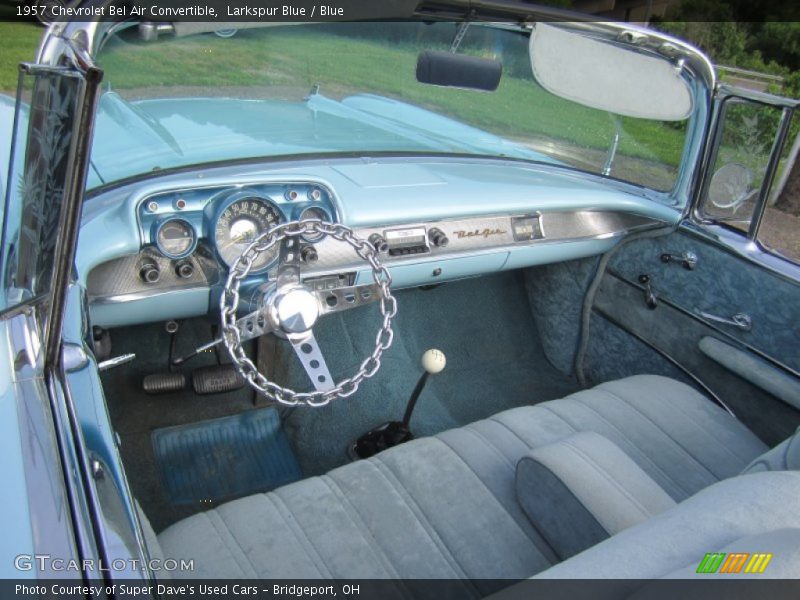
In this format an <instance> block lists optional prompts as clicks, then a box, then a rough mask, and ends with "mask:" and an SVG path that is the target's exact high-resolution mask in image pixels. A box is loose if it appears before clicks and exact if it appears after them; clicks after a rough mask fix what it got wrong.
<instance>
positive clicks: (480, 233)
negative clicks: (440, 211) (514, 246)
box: [453, 228, 506, 240]
mask: <svg viewBox="0 0 800 600" xmlns="http://www.w3.org/2000/svg"><path fill="white" fill-rule="evenodd" d="M453 233H454V234H455V235H456V237H457V238H458V239H460V240H461V239H464V238H475V237H482V238H488V237H489V236H490V235H503V234H504V233H506V230H505V229H489V228H486V229H475V230H474V231H463V230H462V231H454V232H453Z"/></svg>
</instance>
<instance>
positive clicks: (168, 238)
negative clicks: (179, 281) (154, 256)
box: [156, 219, 197, 258]
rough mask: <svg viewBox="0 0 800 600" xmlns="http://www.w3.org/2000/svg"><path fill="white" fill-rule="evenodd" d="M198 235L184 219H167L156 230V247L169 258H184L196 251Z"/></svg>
mask: <svg viewBox="0 0 800 600" xmlns="http://www.w3.org/2000/svg"><path fill="white" fill-rule="evenodd" d="M196 245H197V236H196V235H195V232H194V227H192V226H191V225H190V224H189V223H188V222H187V221H184V220H183V219H167V220H166V221H162V222H161V223H159V225H158V229H157V230H156V247H157V248H158V250H159V252H161V254H163V255H164V256H166V257H167V258H183V257H185V256H188V255H189V254H191V253H192V252H193V251H194V248H195V246H196Z"/></svg>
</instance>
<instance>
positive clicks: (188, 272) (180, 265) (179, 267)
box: [175, 260, 194, 279]
mask: <svg viewBox="0 0 800 600" xmlns="http://www.w3.org/2000/svg"><path fill="white" fill-rule="evenodd" d="M175 274H176V275H177V276H178V277H180V278H181V279H189V278H190V277H191V276H192V275H194V265H193V264H192V262H191V261H189V260H179V261H178V262H177V263H175Z"/></svg>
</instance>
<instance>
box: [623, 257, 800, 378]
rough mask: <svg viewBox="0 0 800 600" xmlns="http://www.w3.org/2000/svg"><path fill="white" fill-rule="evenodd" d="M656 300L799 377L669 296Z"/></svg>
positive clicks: (792, 370)
mask: <svg viewBox="0 0 800 600" xmlns="http://www.w3.org/2000/svg"><path fill="white" fill-rule="evenodd" d="M608 274H609V275H610V276H611V277H615V278H616V279H618V280H619V281H622V282H623V283H627V284H628V285H630V286H633V287H635V288H637V289H639V290H642V291H644V286H641V285H639V284H638V283H635V282H633V281H630V280H629V279H627V278H625V277H623V276H622V275H620V274H619V273H617V272H616V271H613V270H611V269H609V270H608ZM658 300H659V302H661V303H662V304H665V305H666V306H669V307H670V308H672V309H674V310H677V311H678V312H680V313H682V314H684V315H686V316H687V317H691V318H692V319H694V320H695V321H697V322H698V323H701V324H702V325H705V326H706V327H708V328H709V329H711V330H712V331H714V333H717V334H719V335H721V336H724V337H725V338H726V339H728V340H729V341H731V342H733V343H734V344H735V345H737V346H738V347H740V348H742V349H744V350H748V351H750V352H752V353H753V354H755V355H757V356H759V357H760V358H763V359H764V360H765V361H767V362H768V363H770V364H771V365H772V366H774V367H775V368H777V369H780V370H782V371H784V372H786V373H787V374H789V375H792V376H794V377H797V378H798V379H800V372H798V371H796V370H794V369H793V368H792V367H790V366H788V365H785V364H783V363H782V362H780V361H779V360H778V359H776V358H773V357H772V356H769V355H768V354H766V353H764V352H762V351H761V350H759V349H757V348H755V347H753V346H751V345H750V344H748V343H747V342H743V341H742V340H740V339H739V338H737V337H735V336H734V335H733V334H732V333H731V332H730V331H725V330H724V329H721V328H720V327H717V326H716V325H715V324H714V323H710V322H708V321H704V320H703V319H702V318H701V317H700V315H698V314H697V313H696V312H694V311H691V310H689V309H688V308H685V307H683V306H681V305H680V304H676V303H675V302H674V301H673V300H670V299H669V298H665V297H664V296H659V297H658Z"/></svg>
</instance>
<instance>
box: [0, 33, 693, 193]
mask: <svg viewBox="0 0 800 600" xmlns="http://www.w3.org/2000/svg"><path fill="white" fill-rule="evenodd" d="M41 34H42V29H41V28H40V27H37V26H35V25H28V24H20V23H2V24H0V36H2V39H3V40H4V41H3V47H4V49H3V52H2V55H1V56H0V60H2V65H3V68H2V69H0V89H3V90H13V89H14V88H15V87H16V69H15V65H16V63H18V62H19V61H20V60H30V59H32V58H33V55H34V53H35V48H36V45H37V43H38V41H39V37H40V36H41ZM421 47H423V45H422V44H413V45H412V44H410V43H408V44H398V43H394V44H390V43H388V42H386V41H381V40H367V39H356V38H345V37H341V36H337V35H333V34H331V33H328V32H326V31H325V30H323V29H322V28H321V27H281V28H275V29H260V30H242V31H240V32H239V33H238V34H237V35H236V36H235V37H234V38H232V39H225V40H223V39H219V38H217V37H216V36H214V35H212V34H206V35H198V36H192V37H187V38H182V39H172V38H167V39H166V41H165V42H163V43H142V42H139V41H137V40H136V38H135V36H130V37H129V41H123V40H115V41H112V42H111V43H109V44H108V45H107V46H106V48H104V50H103V52H102V53H101V55H100V65H101V66H102V67H103V68H104V69H105V71H106V77H105V82H106V83H107V84H110V85H111V87H112V88H113V89H118V90H130V92H131V93H132V94H134V95H135V94H136V93H137V91H143V89H144V88H147V91H146V95H149V96H154V95H163V96H167V97H168V96H170V95H171V94H172V93H173V92H178V89H177V88H193V89H195V91H197V90H196V88H200V93H202V90H203V89H206V90H213V92H214V93H215V94H220V93H224V88H226V87H235V88H239V89H238V90H232V91H231V94H230V95H231V96H236V95H237V94H238V93H239V92H240V91H241V88H248V89H249V90H250V92H249V93H250V94H252V93H253V91H255V92H256V93H258V94H261V95H262V97H264V98H270V97H275V96H276V95H277V97H285V96H286V95H287V94H289V95H292V97H295V98H298V99H299V98H302V95H303V94H304V93H305V92H307V91H308V90H309V89H310V88H311V86H312V85H314V84H320V86H321V92H322V93H323V94H325V95H327V96H332V97H341V96H344V95H348V94H353V93H362V92H371V93H376V94H380V95H384V96H389V97H393V98H397V99H400V100H403V101H407V102H410V103H413V104H417V105H420V106H423V107H425V108H429V109H431V110H433V111H436V112H438V113H441V114H445V115H447V116H450V117H453V118H455V119H457V120H460V121H463V122H465V123H468V124H470V125H473V126H476V127H479V128H482V129H485V130H487V131H490V132H492V133H495V134H497V135H500V136H504V137H509V138H511V139H514V140H523V141H531V142H532V143H534V144H535V143H537V142H538V143H541V142H542V141H545V142H546V141H549V140H560V141H563V142H564V143H565V144H566V145H567V146H570V147H573V148H577V149H580V150H581V151H582V152H584V153H586V152H587V149H588V155H589V156H590V157H591V160H592V161H593V162H594V163H595V164H597V162H598V161H599V162H602V153H603V152H605V150H606V149H607V148H608V146H609V143H610V141H611V139H612V137H613V135H614V122H613V120H612V119H611V118H610V116H609V115H608V114H606V113H605V112H602V111H596V110H593V109H590V108H586V107H583V106H580V105H577V104H574V103H571V102H568V101H565V100H562V99H560V98H557V97H555V96H553V95H551V94H549V93H548V92H545V91H544V90H543V89H542V88H540V87H539V86H538V85H536V84H535V82H534V81H533V80H532V78H530V77H520V76H515V74H514V70H515V69H507V70H506V73H505V74H504V76H503V78H502V80H501V83H500V87H499V89H498V90H497V91H496V92H491V93H487V92H476V91H471V90H458V89H452V88H440V87H435V86H426V85H421V84H419V83H418V82H417V81H416V78H415V66H416V60H417V52H418V51H419V49H420V48H421ZM424 47H430V46H429V45H424ZM153 88H156V89H155V90H153ZM162 88H163V89H162ZM170 88H173V89H172V90H171V89H170ZM290 90H291V94H290V92H289V91H290ZM622 125H623V135H622V139H621V144H620V148H619V152H618V155H619V156H620V157H626V156H627V157H634V158H635V159H642V164H641V165H638V164H633V165H632V166H630V167H628V168H627V169H626V173H625V174H624V178H626V179H629V180H632V181H639V182H640V183H645V184H647V183H651V184H652V182H651V181H648V180H649V179H651V175H652V172H653V169H656V170H661V171H664V170H665V169H664V167H666V171H671V170H673V169H674V168H675V167H676V166H677V165H678V163H679V161H680V157H681V154H682V151H683V140H684V129H683V127H682V126H681V127H680V128H675V127H673V126H670V125H667V124H662V123H658V122H653V121H645V120H641V119H628V118H625V119H623V120H622ZM661 165H663V167H662V166H661ZM639 167H641V169H640V168H639ZM638 170H641V173H637V171H638ZM637 177H639V179H637ZM662 178H663V175H662ZM668 179H669V176H668ZM667 185H668V184H667ZM657 187H658V186H657Z"/></svg>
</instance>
